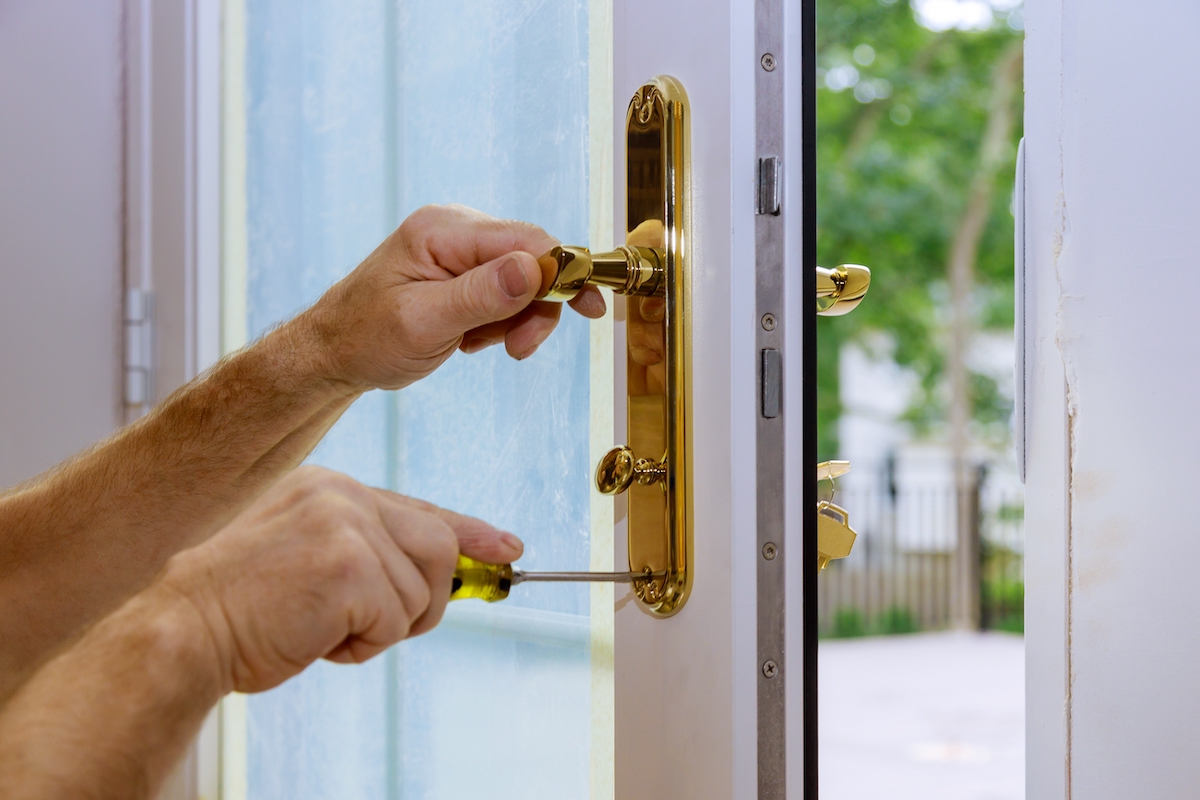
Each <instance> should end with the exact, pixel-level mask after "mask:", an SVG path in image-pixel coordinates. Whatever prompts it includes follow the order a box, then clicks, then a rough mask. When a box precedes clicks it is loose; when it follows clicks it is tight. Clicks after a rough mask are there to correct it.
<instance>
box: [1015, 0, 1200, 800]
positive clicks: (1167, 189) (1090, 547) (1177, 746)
mask: <svg viewBox="0 0 1200 800" xmlns="http://www.w3.org/2000/svg"><path fill="white" fill-rule="evenodd" d="M1198 29H1200V6H1197V5H1196V4H1194V3H1181V2H1172V1H1171V0H1147V2H1143V3H1138V4H1137V5H1136V7H1134V6H1129V5H1127V4H1124V3H1117V2H1111V1H1110V0H1102V1H1101V2H1096V0H1045V1H1044V2H1039V3H1029V4H1027V6H1026V79H1025V83H1026V112H1025V144H1024V153H1025V198H1024V199H1025V203H1024V209H1025V226H1024V227H1025V242H1024V248H1023V249H1024V256H1025V287H1024V301H1025V312H1026V313H1025V315H1024V337H1025V341H1026V350H1025V364H1026V374H1025V398H1024V400H1025V403H1026V415H1025V425H1026V428H1025V434H1026V467H1027V468H1026V512H1025V519H1026V542H1027V544H1026V556H1025V559H1026V560H1025V570H1026V579H1025V580H1026V628H1025V631H1026V652H1027V667H1026V669H1027V672H1026V686H1027V700H1026V702H1027V708H1026V719H1027V726H1028V736H1027V781H1028V788H1027V796H1028V797H1029V798H1031V800H1065V798H1071V797H1074V798H1091V797H1104V798H1108V797H1112V798H1117V797H1121V798H1124V797H1147V798H1149V797H1162V798H1184V797H1196V796H1197V795H1198V794H1200V760H1197V759H1196V757H1195V753H1194V750H1195V744H1196V742H1197V741H1198V740H1200V713H1198V712H1200V683H1198V682H1197V681H1196V679H1195V673H1196V662H1197V658H1198V657H1200V646H1198V645H1197V637H1196V631H1197V630H1198V629H1200V584H1198V583H1197V581H1196V578H1195V564H1196V563H1197V560H1198V559H1200V537H1197V535H1196V529H1197V523H1196V509H1195V503H1194V501H1193V498H1194V497H1195V491H1196V490H1195V478H1196V475H1197V466H1196V463H1197V461H1196V453H1197V448H1198V447H1200V432H1198V430H1197V425H1196V422H1195V419H1194V418H1193V416H1192V415H1193V413H1194V411H1195V407H1196V401H1197V398H1198V397H1200V388H1198V386H1200V385H1198V383H1197V377H1196V374H1197V373H1196V369H1195V362H1196V354H1195V349H1196V348H1195V343H1196V340H1197V331H1196V328H1197V325H1196V311H1195V298H1196V296H1197V293H1198V292H1200V272H1198V271H1197V269H1196V265H1195V261H1196V229H1197V223H1196V221H1197V218H1198V216H1200V198H1197V194H1196V186H1197V185H1198V184H1200V151H1198V150H1197V148H1196V145H1195V138H1196V137H1195V134H1194V129H1195V116H1196V107H1195V103H1194V101H1192V100H1191V98H1190V97H1188V96H1186V95H1182V94H1180V92H1179V90H1178V88H1177V87H1175V86H1173V85H1172V82H1171V81H1170V80H1168V79H1164V78H1161V77H1158V76H1168V75H1179V74H1188V73H1189V72H1190V71H1191V70H1192V68H1193V67H1192V62H1193V60H1194V59H1193V57H1192V53H1193V51H1194V38H1195V32H1196V31H1197V30H1198ZM1149 65H1153V67H1152V69H1153V71H1152V72H1148V71H1147V67H1148V66H1149Z"/></svg>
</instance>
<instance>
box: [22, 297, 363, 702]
mask: <svg viewBox="0 0 1200 800" xmlns="http://www.w3.org/2000/svg"><path fill="white" fill-rule="evenodd" d="M318 346H319V345H318V341H317V339H316V337H315V336H314V335H313V334H312V332H311V329H310V327H309V326H308V321H307V319H306V317H304V316H302V317H300V318H298V319H297V320H295V321H293V322H292V323H289V325H287V326H285V327H284V328H281V329H279V330H277V331H275V332H274V333H272V334H271V335H270V336H268V337H266V338H265V339H264V340H263V341H261V342H259V343H258V344H256V345H255V346H253V347H251V348H249V349H247V350H246V351H244V352H242V353H239V354H237V355H236V356H233V357H232V358H229V359H227V360H225V361H223V362H222V363H220V364H218V365H217V366H216V367H215V368H214V369H213V370H212V371H210V372H209V373H208V374H206V375H204V376H202V377H200V378H198V379H197V380H195V381H193V382H192V383H190V384H188V385H187V386H186V387H184V388H183V389H181V390H180V391H178V392H176V393H175V394H174V395H172V396H171V397H170V398H168V399H167V400H166V401H164V402H163V403H162V404H161V405H160V406H159V407H158V408H156V409H155V410H154V411H153V412H152V413H151V414H150V415H148V416H147V417H145V418H144V419H142V420H140V421H139V422H137V423H136V424H134V425H131V426H129V427H128V428H126V429H124V430H122V431H121V432H119V433H118V434H117V435H115V436H114V437H112V438H111V439H109V440H107V441H105V442H102V443H101V444H100V445H98V446H96V447H95V448H93V449H91V450H90V451H87V452H85V453H84V454H82V455H80V456H79V457H77V458H75V459H73V460H72V461H70V462H68V463H66V464H65V465H63V466H61V467H59V468H58V469H56V470H54V471H52V472H50V473H47V474H46V475H44V476H42V477H40V478H38V479H35V480H34V481H31V482H29V483H27V484H25V485H23V486H20V487H18V488H17V489H15V490H13V491H11V492H9V493H7V494H5V495H3V496H0V532H2V533H0V641H3V642H4V646H3V648H0V698H3V697H5V696H7V695H8V694H9V693H10V692H11V691H12V689H14V688H15V686H16V684H17V682H18V681H19V680H20V679H21V676H22V675H24V674H27V673H28V671H29V670H30V669H31V668H32V666H33V665H35V664H36V663H38V662H39V661H40V660H41V659H42V658H43V657H44V656H45V654H46V653H48V652H50V651H51V650H52V649H53V648H55V647H56V646H58V645H59V644H60V643H62V642H63V641H65V640H67V639H68V638H70V637H71V636H73V635H76V634H77V632H78V631H80V630H82V629H83V628H84V627H85V626H86V625H87V624H89V623H90V622H93V621H95V620H96V619H99V618H100V617H101V616H103V615H104V614H106V613H108V612H109V611H111V610H112V609H114V608H115V607H116V606H118V605H119V604H120V603H121V602H122V601H124V600H125V599H126V598H128V597H129V596H130V595H132V594H134V593H135V592H137V591H139V590H140V589H141V588H143V587H144V586H146V585H147V584H148V583H149V582H150V580H151V579H152V578H153V576H154V575H155V574H156V573H157V572H158V571H159V569H161V567H162V565H163V564H164V563H165V562H166V560H167V559H168V558H169V557H170V556H171V555H172V554H174V553H175V552H177V551H179V550H181V549H183V548H186V547H188V546H191V545H193V544H196V543H197V542H199V541H202V540H203V539H204V538H206V537H207V536H209V535H211V534H212V533H214V532H215V531H216V530H217V529H219V528H220V527H221V525H223V524H224V523H225V522H227V521H228V520H230V519H231V518H233V517H234V516H235V515H236V514H237V513H238V512H239V511H240V510H241V509H242V508H243V507H245V505H246V504H247V503H249V502H250V501H251V500H253V499H254V497H256V496H257V495H258V494H259V493H260V492H261V491H263V489H265V488H266V486H268V485H269V484H270V482H271V481H273V480H274V479H276V478H277V477H278V476H279V475H280V474H281V473H282V472H283V471H286V470H287V469H290V468H291V467H293V466H295V465H296V464H298V463H299V462H300V461H301V460H303V458H304V457H305V456H306V455H307V454H308V453H309V452H310V451H311V449H312V448H313V446H314V445H315V444H316V443H317V442H318V441H319V440H320V438H321V436H322V435H324V433H325V432H326V431H327V430H328V429H329V427H330V426H331V425H332V424H333V423H334V422H335V421H336V420H337V418H338V417H339V416H340V415H341V414H342V412H343V411H345V409H346V408H347V407H348V406H349V405H350V404H351V403H352V402H353V401H354V399H355V398H356V397H357V396H358V394H359V392H360V389H358V388H356V387H349V386H346V385H339V384H337V383H336V382H333V381H331V380H329V379H327V378H325V377H323V368H324V365H323V364H322V363H321V358H322V355H321V353H320V352H319V351H318V349H317V348H318Z"/></svg>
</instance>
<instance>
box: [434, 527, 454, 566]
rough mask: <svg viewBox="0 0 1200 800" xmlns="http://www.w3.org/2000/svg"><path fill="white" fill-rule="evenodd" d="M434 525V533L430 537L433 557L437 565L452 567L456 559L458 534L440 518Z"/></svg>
mask: <svg viewBox="0 0 1200 800" xmlns="http://www.w3.org/2000/svg"><path fill="white" fill-rule="evenodd" d="M437 522H438V524H437V525H436V526H434V530H435V534H434V536H433V537H432V545H433V547H432V550H433V554H432V555H433V559H434V562H435V563H436V564H437V565H438V566H442V567H448V568H451V569H452V568H453V567H454V565H455V563H456V562H457V561H458V552H459V548H458V536H457V535H456V534H455V533H454V531H453V530H451V529H450V526H449V525H447V524H446V523H444V522H442V521H441V520H438V521H437Z"/></svg>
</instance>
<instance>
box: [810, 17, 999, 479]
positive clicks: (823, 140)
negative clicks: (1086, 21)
mask: <svg viewBox="0 0 1200 800" xmlns="http://www.w3.org/2000/svg"><path fill="white" fill-rule="evenodd" d="M1021 42H1022V34H1021V33H1020V32H1019V31H1015V30H1013V29H1012V28H1011V27H1009V26H1008V25H1007V24H1006V23H1005V22H1004V19H1003V17H1002V16H999V17H998V19H997V21H996V24H994V25H993V26H992V27H991V28H989V29H987V30H982V31H958V30H949V31H943V32H934V31H932V30H929V29H927V28H924V27H922V26H921V25H920V24H918V22H917V20H916V17H915V15H914V12H913V10H912V9H911V8H910V7H909V6H908V4H907V3H906V2H904V1H903V0H900V2H896V0H891V2H888V0H818V4H817V62H818V69H819V73H818V86H819V89H818V96H817V106H818V114H817V126H818V145H817V161H818V177H817V184H818V188H817V197H818V203H817V211H818V223H817V226H818V235H817V251H818V263H820V264H823V265H834V264H839V263H847V262H850V263H861V264H867V265H868V266H870V267H871V270H872V273H873V280H872V285H871V293H870V294H869V295H868V297H867V301H866V302H864V303H863V304H862V305H861V306H859V308H858V309H857V310H856V311H855V312H854V313H853V314H850V315H848V316H845V317H834V318H822V319H820V321H819V322H818V340H817V346H818V352H819V361H818V402H819V442H818V448H819V450H820V453H821V456H822V458H829V457H833V456H835V455H836V454H837V427H836V423H837V418H838V416H839V415H840V413H841V408H840V405H839V402H838V348H839V345H840V344H841V343H843V342H846V341H848V340H851V339H855V338H860V337H862V336H863V335H864V334H865V333H867V332H869V331H883V332H886V333H888V334H889V335H890V336H891V337H892V339H893V340H894V342H895V345H896V349H895V352H894V357H895V359H896V360H897V361H898V362H899V363H900V364H902V365H905V366H908V367H910V368H912V369H913V370H914V371H915V372H916V374H917V375H918V376H919V377H920V381H921V392H920V393H919V394H920V398H919V400H918V402H917V403H916V404H915V405H914V407H913V408H912V409H910V413H909V418H910V419H911V421H912V422H914V423H915V424H916V425H917V427H918V429H919V430H928V429H929V428H930V427H932V426H934V425H935V424H937V423H938V422H939V421H941V420H944V419H945V418H946V417H947V414H948V409H947V402H948V399H947V393H946V392H944V391H940V390H939V387H940V386H942V385H943V383H944V377H945V373H946V368H947V359H948V357H949V356H950V355H951V347H950V344H951V337H950V330H949V329H950V325H951V322H952V319H953V316H952V313H951V309H950V303H951V289H950V282H949V280H948V278H949V276H948V267H949V265H950V263H951V261H952V251H953V250H955V244H956V242H957V243H958V244H959V246H960V247H959V249H960V252H961V248H962V246H963V243H964V241H966V244H968V245H970V244H972V243H973V244H974V247H967V248H966V249H967V251H971V252H969V253H968V255H969V260H970V262H971V263H970V272H971V273H973V281H972V290H971V293H970V300H971V303H970V310H969V313H970V320H969V322H970V325H971V326H972V327H974V328H975V329H989V328H990V329H997V328H1005V327H1007V328H1011V326H1012V321H1013V311H1012V280H1013V271H1012V235H1013V227H1012V226H1013V218H1012V214H1011V210H1010V203H1011V196H1012V182H1013V168H1014V162H1015V157H1016V142H1017V141H1018V139H1019V137H1020V130H1019V129H1020V119H1021V101H1022V97H1021V92H1020V73H1019V69H1020V47H1021ZM1014 73H1015V74H1014ZM1006 80H1007V83H1006ZM1006 104H1007V105H1006ZM999 110H1003V111H1005V112H1006V113H1007V115H1008V118H1009V119H1008V120H997V119H996V115H997V113H998V111H999ZM989 121H991V122H993V123H994V124H993V125H992V129H993V130H995V129H996V128H997V124H1002V125H1003V127H1004V128H1005V130H1003V131H1001V133H1002V135H1003V138H1002V140H1001V141H1000V145H1001V146H1000V147H999V149H997V148H995V147H993V148H992V152H991V153H990V155H989V153H988V152H986V148H985V147H984V142H985V135H986V132H987V131H988V130H989ZM993 139H995V136H993ZM972 195H975V201H974V202H973V203H972V202H971V197H972ZM972 209H974V211H972ZM972 214H974V219H973V220H972V219H970V217H971V215H972ZM972 224H974V225H975V229H969V228H970V226H971V225H972ZM964 237H965V238H964ZM965 384H966V387H967V388H966V391H967V392H969V394H970V395H971V396H970V398H969V399H970V407H971V411H972V414H973V417H974V419H975V420H976V424H978V425H985V426H991V427H992V429H993V430H995V429H997V428H999V429H1003V428H1004V426H1005V424H1006V423H1007V419H1008V413H1009V408H1008V406H1007V404H1006V403H1004V402H1002V400H1001V395H1000V393H999V391H998V389H997V386H996V385H995V382H994V381H992V380H991V379H990V378H988V377H987V376H983V375H970V376H968V379H967V380H966V382H965Z"/></svg>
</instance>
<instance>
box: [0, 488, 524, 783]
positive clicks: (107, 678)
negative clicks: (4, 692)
mask: <svg viewBox="0 0 1200 800" xmlns="http://www.w3.org/2000/svg"><path fill="white" fill-rule="evenodd" d="M460 548H461V549H462V551H463V552H465V553H467V554H468V555H471V556H472V557H474V558H478V559H481V560H484V561H493V562H497V563H500V562H509V561H512V560H513V559H515V558H517V557H518V556H519V555H520V554H521V543H520V541H519V540H518V539H516V537H514V536H512V535H511V534H506V533H502V532H500V531H498V530H496V529H495V528H493V527H492V526H490V525H488V524H487V523H485V522H481V521H479V520H477V519H472V518H470V517H464V516H462V515H460V514H454V513H452V512H449V511H444V510H442V509H440V508H437V507H436V506H433V505H430V504H428V503H422V502H420V501H418V500H411V499H409V498H406V497H402V496H400V495H397V494H393V493H392V492H385V491H382V490H379V489H370V488H367V487H365V486H363V485H361V484H359V483H356V482H355V481H353V480H351V479H350V478H347V477H345V476H344V475H339V474H337V473H333V472H329V471H326V470H322V469H317V468H303V469H299V470H296V471H295V472H293V473H291V474H289V475H288V476H287V477H285V478H284V479H283V480H281V481H280V482H279V483H278V484H277V485H276V486H275V487H273V488H272V489H271V490H270V491H268V492H267V493H266V494H264V495H263V496H262V497H261V498H260V499H259V500H258V501H257V502H256V503H254V504H253V505H252V506H250V507H249V508H248V509H246V511H245V512H244V513H242V514H241V515H240V516H239V517H237V518H236V519H235V520H234V521H233V522H232V523H230V524H229V525H228V526H227V527H226V528H225V529H223V530H222V531H221V532H220V533H219V534H217V535H216V536H214V537H213V538H212V539H210V540H209V541H208V542H206V543H205V544H203V545H200V546H199V547H196V548H194V549H192V550H189V551H186V552H183V553H180V554H179V555H176V556H175V557H174V558H172V559H171V561H170V562H168V564H167V567H166V569H165V570H164V571H163V573H162V574H161V575H160V576H159V577H158V579H157V580H155V581H154V583H152V584H151V585H150V586H149V587H148V588H147V589H146V590H145V591H143V592H141V593H140V594H137V595H135V596H134V597H133V598H131V599H130V600H129V601H128V602H127V603H125V604H124V605H123V606H122V607H121V608H119V609H117V611H115V612H114V613H113V614H111V615H109V616H108V617H106V618H105V619H103V620H101V621H100V622H99V623H98V624H97V625H96V626H95V627H93V628H92V629H91V630H90V631H88V633H87V634H86V635H85V636H84V637H83V638H82V639H81V640H80V641H79V642H78V643H77V644H75V645H74V646H73V647H71V648H70V649H68V650H66V651H65V652H63V653H61V654H60V655H58V656H57V657H56V658H53V659H51V660H50V661H49V662H48V663H47V664H45V665H44V666H43V667H42V668H41V669H40V670H38V671H37V672H36V673H35V674H34V675H33V676H32V677H31V678H30V679H29V681H28V682H27V683H25V684H24V685H23V686H22V687H21V689H20V690H19V691H18V692H17V693H16V694H15V695H14V696H13V697H12V699H11V700H10V701H9V702H8V704H7V705H5V706H3V707H2V708H0V786H3V787H4V797H5V798H13V800H24V798H30V800H32V798H44V797H95V798H114V800H115V799H116V798H122V800H128V798H150V797H155V796H157V794H158V790H159V788H160V787H161V786H162V782H163V781H164V780H165V778H166V776H167V774H168V773H169V771H170V769H171V767H172V765H173V764H174V762H175V761H176V760H177V759H178V758H179V756H180V755H181V754H182V753H183V751H184V748H185V747H186V746H187V743H188V742H189V741H191V740H192V739H193V738H194V737H195V735H196V731H197V730H198V729H199V727H200V724H201V722H202V721H203V720H204V717H205V715H206V714H207V713H208V710H209V709H210V708H211V707H212V705H213V704H214V703H216V702H217V700H218V699H219V698H220V697H221V696H222V695H224V694H225V693H227V692H229V691H231V690H238V691H242V692H257V691H262V690H265V689H269V688H271V687H273V686H277V685H278V684H280V683H282V682H283V681H285V680H287V679H288V678H290V677H292V676H293V675H295V674H297V673H298V672H300V671H301V670H303V669H304V668H305V667H306V666H308V665H309V664H311V663H312V662H313V661H315V660H316V659H318V658H328V659H331V660H333V661H343V662H349V661H365V660H366V659H368V658H370V657H371V656H373V655H375V654H377V653H379V652H380V651H382V650H383V649H384V648H386V647H387V646H388V645H391V644H393V643H395V642H398V641H400V640H401V639H404V638H406V637H409V636H415V635H417V634H419V633H422V632H424V631H427V630H429V629H430V628H432V627H433V626H434V625H436V624H437V622H438V620H439V619H440V618H441V616H442V612H443V610H444V609H445V607H446V602H447V601H448V600H449V598H450V582H451V578H452V575H453V572H454V565H455V561H456V558H457V555H458V552H459V549H460Z"/></svg>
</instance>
